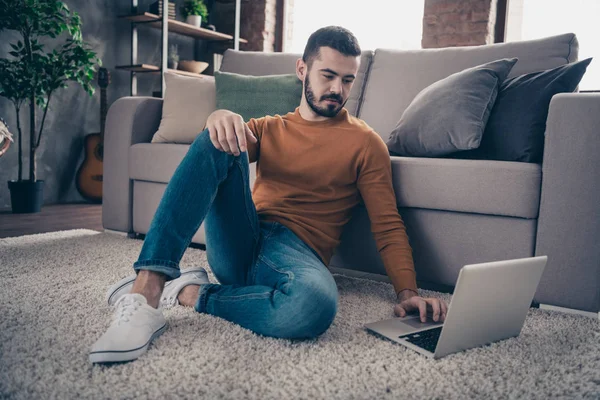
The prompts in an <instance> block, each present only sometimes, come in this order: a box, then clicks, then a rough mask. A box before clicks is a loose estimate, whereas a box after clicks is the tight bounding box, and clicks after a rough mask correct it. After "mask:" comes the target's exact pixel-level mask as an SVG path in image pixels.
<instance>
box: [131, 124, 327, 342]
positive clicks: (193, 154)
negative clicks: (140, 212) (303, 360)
mask: <svg viewBox="0 0 600 400" xmlns="http://www.w3.org/2000/svg"><path fill="white" fill-rule="evenodd" d="M248 165H249V163H248V153H247V152H242V153H240V155H239V156H234V155H230V154H227V153H225V152H223V151H220V150H217V149H216V148H215V147H214V145H213V144H212V142H211V141H210V137H209V133H208V130H207V129H205V130H204V131H202V133H200V135H198V137H197V138H196V139H195V140H194V142H193V143H192V144H191V145H190V148H189V150H188V152H187V154H186V155H185V157H184V158H183V160H182V161H181V163H180V164H179V166H178V167H177V169H176V170H175V173H174V174H173V177H172V178H171V180H170V181H169V184H168V185H167V188H166V190H165V193H164V195H163V197H162V199H161V201H160V204H159V206H158V209H157V210H156V213H155V215H154V218H153V219H152V223H151V225H150V229H149V231H148V234H147V235H146V238H145V240H144V244H143V247H142V250H141V253H140V256H139V259H138V261H137V262H135V263H134V265H133V267H134V270H135V271H136V273H137V272H139V271H140V270H148V271H154V272H159V273H162V274H164V275H165V276H166V279H167V281H169V280H172V279H175V278H178V277H179V276H180V274H181V273H180V271H179V261H180V260H181V257H182V256H183V253H184V252H185V250H186V249H187V247H188V245H189V244H190V242H191V240H192V237H193V236H194V234H195V233H196V231H197V230H198V228H199V227H200V225H201V223H202V222H203V221H204V228H205V234H206V253H207V259H208V263H209V265H210V268H211V269H212V271H213V273H214V274H215V276H216V277H217V279H218V281H219V282H220V284H213V283H210V284H204V285H201V286H200V291H199V297H198V300H197V302H196V305H195V309H196V311H198V312H200V313H208V314H211V315H215V316H217V317H221V318H223V319H226V320H228V321H231V322H234V323H236V324H238V325H240V326H242V327H244V328H247V329H250V330H252V331H253V332H255V333H258V334H261V335H264V336H271V337H278V338H288V339H309V338H314V337H317V336H319V335H320V334H322V333H323V332H325V331H326V330H327V329H328V328H329V326H330V325H331V323H332V322H333V320H334V318H335V315H336V312H337V303H338V292H337V286H336V283H335V280H334V279H333V277H332V276H331V273H330V272H329V270H328V269H327V267H326V266H325V264H323V262H322V261H321V259H320V258H319V256H318V254H317V253H316V252H315V251H314V250H313V249H312V248H311V247H309V246H308V245H307V244H306V243H304V241H302V240H301V239H300V238H298V236H296V235H295V234H294V233H293V232H292V231H291V230H290V229H288V228H287V227H285V226H284V225H282V224H280V223H278V222H272V221H261V220H259V217H258V214H257V212H256V208H255V206H254V202H253V200H252V193H251V190H250V177H249V169H248Z"/></svg>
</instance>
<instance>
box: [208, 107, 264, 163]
mask: <svg viewBox="0 0 600 400" xmlns="http://www.w3.org/2000/svg"><path fill="white" fill-rule="evenodd" d="M206 127H207V128H208V133H209V134H210V141H211V142H212V144H213V145H214V146H215V148H217V149H218V150H221V151H224V152H226V153H227V154H234V155H236V156H239V155H240V152H242V151H247V150H248V146H247V142H246V139H248V140H250V141H251V142H252V143H256V142H258V139H257V138H256V136H254V134H253V133H252V131H251V130H250V128H248V125H246V123H245V122H244V119H243V118H242V116H241V115H239V114H236V113H234V112H231V111H229V110H216V111H214V112H213V113H212V114H210V115H209V117H208V119H207V120H206ZM238 143H239V146H238Z"/></svg>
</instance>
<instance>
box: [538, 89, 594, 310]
mask: <svg viewBox="0 0 600 400" xmlns="http://www.w3.org/2000/svg"><path fill="white" fill-rule="evenodd" d="M598 171H600V93H589V94H588V93H585V94H584V93H568V94H559V95H556V96H554V97H553V98H552V101H551V102H550V109H549V113H548V119H547V123H546V138H545V144H544V159H543V164H542V192H541V200H540V214H539V220H538V230H537V239H536V250H535V254H536V255H548V263H547V265H546V270H545V271H544V275H543V276H542V280H541V282H540V284H539V286H538V289H537V293H536V301H538V302H540V303H545V304H552V305H556V306H561V307H567V308H574V309H578V310H584V311H591V312H598V311H600V246H599V245H598V238H600V200H599V199H600V179H599V175H598Z"/></svg>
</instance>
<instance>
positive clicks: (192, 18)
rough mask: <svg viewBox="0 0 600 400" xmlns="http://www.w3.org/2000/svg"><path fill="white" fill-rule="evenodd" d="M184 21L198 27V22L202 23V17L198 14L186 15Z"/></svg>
mask: <svg viewBox="0 0 600 400" xmlns="http://www.w3.org/2000/svg"><path fill="white" fill-rule="evenodd" d="M185 22H186V23H187V24H190V25H194V26H195V27H197V28H200V24H201V23H202V17H201V16H200V15H188V17H187V18H186V19H185Z"/></svg>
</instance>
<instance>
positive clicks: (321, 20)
mask: <svg viewBox="0 0 600 400" xmlns="http://www.w3.org/2000/svg"><path fill="white" fill-rule="evenodd" d="M424 1H425V0H395V1H393V2H392V1H389V0H370V1H363V2H349V1H347V0H295V1H294V4H293V9H292V10H290V11H291V12H292V20H293V23H292V35H291V38H290V39H288V40H286V43H285V45H284V49H285V52H286V53H297V54H302V53H303V52H304V46H306V42H307V41H308V37H309V36H310V34H311V33H313V32H314V31H316V30H317V29H319V28H322V27H324V26H328V25H339V26H342V27H344V28H346V29H349V30H350V31H351V32H352V33H353V34H354V36H356V38H357V39H358V43H359V45H360V47H361V49H362V50H375V49H377V48H386V49H420V48H421V36H422V35H423V12H424V7H425V4H424Z"/></svg>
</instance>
